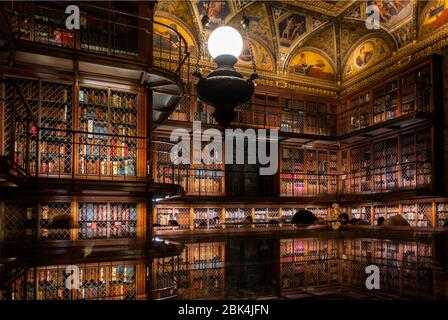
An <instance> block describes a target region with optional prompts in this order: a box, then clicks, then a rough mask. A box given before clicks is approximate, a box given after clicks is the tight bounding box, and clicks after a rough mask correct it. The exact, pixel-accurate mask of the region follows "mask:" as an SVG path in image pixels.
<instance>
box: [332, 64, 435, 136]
mask: <svg viewBox="0 0 448 320" xmlns="http://www.w3.org/2000/svg"><path fill="white" fill-rule="evenodd" d="M438 66H439V64H438V61H437V60H436V59H431V60H427V61H425V62H422V63H420V64H418V65H416V66H414V67H412V68H408V69H407V70H405V71H402V72H401V73H398V74H397V75H394V76H393V77H390V76H389V77H387V79H384V81H380V82H379V83H380V84H378V85H372V86H371V87H370V88H368V89H363V90H362V91H360V92H358V93H356V94H354V95H351V96H349V97H345V98H343V99H342V101H341V102H340V105H339V111H338V135H345V134H349V133H351V132H355V131H358V130H361V129H364V128H366V127H369V126H372V125H376V124H380V123H383V122H384V121H388V120H391V119H396V118H398V117H401V116H403V115H406V114H410V113H416V112H421V113H433V112H435V106H434V103H435V100H436V99H435V95H437V94H438V93H437V92H436V91H435V90H438V88H435V87H434V86H435V84H436V83H435V80H434V79H435V77H436V74H437V70H434V68H438Z"/></svg>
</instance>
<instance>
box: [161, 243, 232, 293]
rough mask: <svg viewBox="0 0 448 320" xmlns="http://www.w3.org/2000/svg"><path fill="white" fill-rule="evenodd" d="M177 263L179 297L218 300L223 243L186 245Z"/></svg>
mask: <svg viewBox="0 0 448 320" xmlns="http://www.w3.org/2000/svg"><path fill="white" fill-rule="evenodd" d="M178 262H179V271H178V279H179V282H178V294H179V296H180V297H182V298H184V299H199V298H210V297H213V298H218V297H221V296H222V295H223V294H224V264H225V244H224V243H223V242H206V243H186V244H185V249H184V251H183V252H182V253H181V255H180V256H179V261H178ZM158 280H159V279H156V281H158Z"/></svg>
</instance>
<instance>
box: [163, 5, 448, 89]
mask: <svg viewBox="0 0 448 320" xmlns="http://www.w3.org/2000/svg"><path fill="white" fill-rule="evenodd" d="M369 5H376V6H377V7H378V9H379V15H380V16H379V18H380V29H379V30H370V29H369V28H367V27H366V18H367V17H368V15H369V14H370V13H369V12H368V6H369ZM205 14H206V15H208V16H209V17H210V21H211V23H210V26H209V27H208V28H206V29H205V30H203V28H202V25H201V23H200V20H201V18H202V17H203V16H204V15H205ZM243 15H247V16H250V17H251V25H250V39H251V42H252V46H253V50H254V56H255V61H256V65H257V67H258V68H259V69H260V70H262V73H263V74H269V72H271V73H272V78H275V77H277V78H278V77H280V76H281V77H283V76H287V77H292V78H295V77H296V76H297V77H298V78H300V79H306V78H310V84H314V83H316V82H315V81H316V79H318V80H322V81H324V82H325V83H333V86H334V88H337V87H338V86H339V85H342V86H343V84H340V82H339V80H342V81H348V80H349V79H350V81H349V82H352V79H356V78H358V77H359V76H363V74H368V73H369V72H373V70H374V69H375V68H374V66H375V65H378V64H379V63H382V61H385V59H388V57H391V56H394V55H396V54H397V53H400V52H401V51H407V50H412V48H413V47H415V46H417V45H418V43H419V42H421V41H423V40H424V39H425V38H427V37H429V36H431V35H432V34H434V33H438V31H439V30H445V29H446V28H442V26H446V25H448V0H431V1H418V0H366V1H355V0H339V1H317V0H316V1H313V0H307V1H281V0H278V1H249V0H220V1H209V0H181V1H173V0H160V1H159V2H158V4H157V8H156V12H155V17H156V20H157V19H165V20H163V23H165V24H169V25H172V27H173V28H176V29H177V30H179V32H180V33H181V34H182V35H183V36H184V37H185V38H186V39H187V42H188V43H189V45H191V46H192V48H193V49H192V50H191V52H192V54H193V55H195V54H197V48H196V47H197V44H198V43H200V42H201V41H200V39H202V36H203V35H204V36H205V38H206V37H207V36H208V34H209V33H210V32H211V31H212V30H213V29H214V28H216V27H218V26H221V25H227V24H228V25H232V26H233V27H235V28H237V29H239V31H240V32H241V33H242V35H243V36H244V32H243V30H242V27H241V24H240V21H241V18H242V16H243ZM160 21H162V20H160ZM156 32H157V31H156ZM161 32H162V31H161ZM165 32H166V31H165ZM238 64H239V66H240V67H242V68H243V69H244V68H248V69H249V68H250V67H251V63H250V58H249V56H248V49H247V43H245V48H244V50H243V54H242V56H241V57H240V59H239V62H238ZM313 79H314V80H313Z"/></svg>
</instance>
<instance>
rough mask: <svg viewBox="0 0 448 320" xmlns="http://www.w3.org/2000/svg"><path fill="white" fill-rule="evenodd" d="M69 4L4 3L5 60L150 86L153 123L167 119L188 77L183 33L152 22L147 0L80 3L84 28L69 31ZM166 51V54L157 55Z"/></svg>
mask: <svg viewBox="0 0 448 320" xmlns="http://www.w3.org/2000/svg"><path fill="white" fill-rule="evenodd" d="M67 5H68V4H65V3H57V2H52V3H47V2H5V3H3V4H2V6H1V8H0V9H1V10H0V13H1V20H2V24H1V27H2V31H3V32H2V33H3V35H2V38H3V40H5V41H4V45H3V51H1V52H0V60H3V61H4V65H9V66H26V67H33V68H36V67H40V68H48V69H52V68H55V67H57V69H58V70H61V71H66V72H71V73H74V74H75V75H85V76H101V77H105V78H108V79H114V81H128V82H129V81H132V82H135V83H139V84H141V85H147V86H148V87H149V88H150V89H151V91H152V94H153V98H152V100H153V122H154V123H155V124H156V125H157V124H159V123H161V122H163V121H164V120H166V118H168V116H169V115H170V114H171V113H172V111H173V110H174V108H175V106H176V105H177V103H178V102H179V100H180V97H181V96H182V95H183V92H184V82H188V75H189V72H188V70H187V69H188V65H189V56H190V55H189V52H188V45H187V43H186V41H185V39H184V38H183V37H182V35H181V34H180V33H178V32H177V31H176V30H174V29H173V28H171V27H170V26H167V25H164V24H162V23H159V22H155V21H153V20H152V4H151V3H144V2H126V3H120V2H102V3H98V4H95V5H93V4H89V3H85V2H80V3H77V6H78V7H79V9H80V29H73V30H69V29H67V28H66V26H65V19H66V18H67V16H68V15H66V13H65V10H66V6H67ZM155 24H156V25H157V32H155V31H154V29H155V27H154V25H155ZM162 55H163V56H164V57H167V59H165V60H162V59H153V56H162Z"/></svg>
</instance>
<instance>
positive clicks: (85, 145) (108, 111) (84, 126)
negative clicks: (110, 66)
mask: <svg viewBox="0 0 448 320" xmlns="http://www.w3.org/2000/svg"><path fill="white" fill-rule="evenodd" d="M78 101H79V117H78V119H79V126H78V127H79V131H81V132H85V133H80V134H79V149H80V150H79V160H78V173H79V174H80V175H92V176H118V177H126V176H129V177H134V176H136V175H137V142H138V140H137V139H134V138H132V137H134V136H135V137H136V136H137V130H138V129H137V117H138V107H137V103H138V95H137V94H135V93H131V92H121V91H115V90H111V89H97V88H88V87H81V88H80V89H79V99H78Z"/></svg>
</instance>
